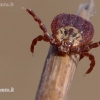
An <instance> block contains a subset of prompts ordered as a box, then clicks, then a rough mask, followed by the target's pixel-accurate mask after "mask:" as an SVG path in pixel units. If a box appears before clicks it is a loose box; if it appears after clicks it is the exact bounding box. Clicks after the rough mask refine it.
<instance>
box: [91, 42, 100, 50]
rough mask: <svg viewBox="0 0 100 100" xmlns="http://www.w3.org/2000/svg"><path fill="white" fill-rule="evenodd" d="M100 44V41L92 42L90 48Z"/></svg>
mask: <svg viewBox="0 0 100 100" xmlns="http://www.w3.org/2000/svg"><path fill="white" fill-rule="evenodd" d="M98 46H100V41H99V42H96V43H92V44H90V45H89V48H90V49H92V48H96V47H98Z"/></svg>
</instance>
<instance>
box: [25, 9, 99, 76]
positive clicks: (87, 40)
mask: <svg viewBox="0 0 100 100" xmlns="http://www.w3.org/2000/svg"><path fill="white" fill-rule="evenodd" d="M26 11H27V12H28V13H29V14H30V15H31V16H32V17H33V18H34V20H35V21H37V22H38V24H39V26H40V28H41V30H42V31H43V33H44V35H43V36H42V35H39V36H38V37H36V38H35V39H34V40H33V41H32V44H31V48H30V50H31V52H32V53H33V52H34V46H35V45H36V43H37V41H41V40H44V41H46V42H50V44H51V45H53V46H56V47H57V48H58V51H59V54H63V55H65V54H70V53H74V54H79V55H80V59H82V58H83V57H84V56H87V57H89V59H90V60H91V63H90V68H89V69H88V70H87V72H86V74H88V73H90V72H91V71H92V69H93V67H94V65H95V58H94V56H93V55H92V54H90V53H88V52H89V51H90V49H92V48H96V47H98V46H99V45H100V41H99V42H96V43H92V42H91V39H92V38H93V35H94V29H93V26H92V24H91V23H90V22H89V21H87V20H85V19H83V18H82V17H80V16H77V15H73V14H65V13H62V14H59V15H57V16H56V17H55V18H54V19H53V21H52V24H51V30H52V33H53V34H52V35H50V34H49V33H48V32H47V29H46V27H45V25H44V24H43V23H42V21H41V20H40V18H39V17H37V16H36V14H35V13H34V12H33V11H32V10H31V9H26Z"/></svg>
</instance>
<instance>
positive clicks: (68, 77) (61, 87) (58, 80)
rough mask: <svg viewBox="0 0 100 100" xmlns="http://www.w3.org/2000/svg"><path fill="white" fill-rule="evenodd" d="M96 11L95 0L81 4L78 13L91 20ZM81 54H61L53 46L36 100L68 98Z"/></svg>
mask: <svg viewBox="0 0 100 100" xmlns="http://www.w3.org/2000/svg"><path fill="white" fill-rule="evenodd" d="M94 12H95V5H94V2H93V0H90V1H89V2H88V3H87V4H81V5H80V6H79V11H78V15H79V16H82V17H83V18H85V19H87V20H90V18H91V16H93V14H94ZM79 59H80V55H78V54H71V55H66V56H59V55H58V51H57V48H56V47H53V46H51V47H50V50H49V53H48V56H47V58H46V61H45V65H44V69H43V73H42V76H41V81H40V84H39V87H38V91H37V95H36V99H35V100H67V97H68V89H69V86H70V84H71V81H72V79H73V76H74V72H75V69H76V67H77V64H78V62H79Z"/></svg>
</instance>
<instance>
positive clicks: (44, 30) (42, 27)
mask: <svg viewBox="0 0 100 100" xmlns="http://www.w3.org/2000/svg"><path fill="white" fill-rule="evenodd" d="M26 11H27V12H28V13H29V14H30V15H31V16H32V17H33V18H34V20H35V21H36V22H38V24H39V26H40V28H41V30H43V33H44V36H45V37H46V38H47V39H48V40H49V41H50V42H51V40H52V39H53V38H52V36H51V35H50V34H49V33H48V32H47V29H46V27H45V25H44V24H43V23H42V21H41V19H40V18H39V17H38V16H37V15H36V14H35V13H34V12H33V11H32V10H31V9H26Z"/></svg>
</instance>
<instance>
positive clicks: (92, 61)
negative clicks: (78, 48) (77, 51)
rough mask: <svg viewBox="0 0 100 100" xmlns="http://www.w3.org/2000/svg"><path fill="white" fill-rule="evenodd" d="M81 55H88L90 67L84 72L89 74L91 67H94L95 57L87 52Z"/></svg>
mask: <svg viewBox="0 0 100 100" xmlns="http://www.w3.org/2000/svg"><path fill="white" fill-rule="evenodd" d="M82 55H83V56H87V57H89V59H90V61H91V63H90V68H89V69H88V70H87V72H86V74H89V73H90V72H91V71H92V70H93V67H94V65H95V58H94V56H93V55H92V54H90V53H87V52H84V53H82Z"/></svg>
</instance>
